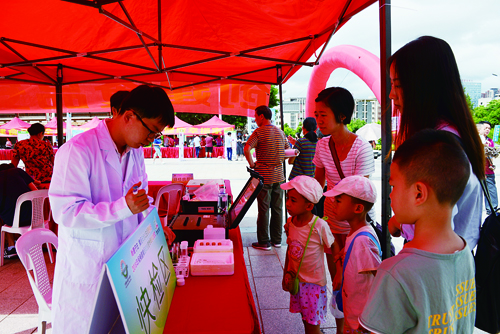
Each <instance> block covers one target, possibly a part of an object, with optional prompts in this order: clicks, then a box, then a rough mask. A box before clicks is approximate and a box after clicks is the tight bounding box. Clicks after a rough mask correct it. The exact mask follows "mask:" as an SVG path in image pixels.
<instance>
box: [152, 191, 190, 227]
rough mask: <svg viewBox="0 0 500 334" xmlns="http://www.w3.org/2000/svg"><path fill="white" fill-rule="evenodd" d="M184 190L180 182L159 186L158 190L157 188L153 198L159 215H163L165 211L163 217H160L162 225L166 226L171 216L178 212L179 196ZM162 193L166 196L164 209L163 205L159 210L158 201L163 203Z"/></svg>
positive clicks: (180, 196)
mask: <svg viewBox="0 0 500 334" xmlns="http://www.w3.org/2000/svg"><path fill="white" fill-rule="evenodd" d="M185 190H186V186H185V185H184V184H182V183H171V184H167V185H166V186H163V187H161V188H160V190H158V194H157V195H156V200H155V206H156V209H157V210H158V214H159V215H163V214H165V212H166V213H167V215H166V216H165V218H160V219H161V221H162V225H163V226H168V223H169V222H170V220H171V219H172V217H173V216H174V215H175V214H176V213H178V212H179V208H180V204H181V198H182V196H183V195H184V192H185ZM163 195H165V196H166V197H167V198H166V202H167V208H166V211H165V209H164V208H163V207H162V208H161V211H160V203H164V201H162V200H161V198H162V196H163Z"/></svg>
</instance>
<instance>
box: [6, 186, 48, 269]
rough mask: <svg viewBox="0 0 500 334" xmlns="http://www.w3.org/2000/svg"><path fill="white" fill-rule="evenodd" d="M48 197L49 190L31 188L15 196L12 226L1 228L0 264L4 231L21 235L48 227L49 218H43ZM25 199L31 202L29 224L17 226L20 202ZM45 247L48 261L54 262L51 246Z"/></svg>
mask: <svg viewBox="0 0 500 334" xmlns="http://www.w3.org/2000/svg"><path fill="white" fill-rule="evenodd" d="M48 198H49V190H48V189H41V190H33V191H29V192H27V193H24V194H22V195H21V196H19V197H18V198H17V202H16V210H15V211H14V221H13V222H12V226H7V225H4V226H2V230H1V237H0V238H1V240H0V252H1V253H0V254H1V256H0V266H3V253H4V248H5V233H16V234H21V235H23V234H24V233H26V232H28V231H30V230H33V229H36V228H48V227H49V219H50V211H49V218H47V219H45V218H44V214H43V211H44V203H45V200H46V199H48ZM26 201H31V204H32V214H31V225H30V226H19V217H20V216H21V204H23V203H24V202H26ZM47 249H48V251H49V257H50V262H51V263H53V262H54V260H53V259H54V254H53V253H52V247H51V246H50V245H49V244H47Z"/></svg>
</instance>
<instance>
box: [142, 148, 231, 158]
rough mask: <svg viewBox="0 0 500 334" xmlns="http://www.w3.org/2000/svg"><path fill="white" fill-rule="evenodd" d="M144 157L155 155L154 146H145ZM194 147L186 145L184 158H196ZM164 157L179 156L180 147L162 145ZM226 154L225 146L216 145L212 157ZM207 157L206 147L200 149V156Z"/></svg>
mask: <svg viewBox="0 0 500 334" xmlns="http://www.w3.org/2000/svg"><path fill="white" fill-rule="evenodd" d="M142 150H143V151H144V158H146V159H149V158H152V157H153V148H151V147H143V148H142ZM194 153H195V151H194V147H184V158H194V157H195V154H194ZM161 156H162V158H179V148H178V147H162V148H161ZM220 156H222V157H223V156H224V147H222V146H219V147H214V149H213V152H212V157H214V158H217V157H220ZM204 157H205V147H202V148H201V150H200V158H204Z"/></svg>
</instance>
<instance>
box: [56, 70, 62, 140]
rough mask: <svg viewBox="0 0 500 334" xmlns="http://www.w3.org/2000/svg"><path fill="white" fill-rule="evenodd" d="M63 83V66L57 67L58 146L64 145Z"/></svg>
mask: <svg viewBox="0 0 500 334" xmlns="http://www.w3.org/2000/svg"><path fill="white" fill-rule="evenodd" d="M62 82H63V66H62V65H61V64H58V65H57V83H56V111H57V146H58V147H61V146H62V144H63V115H62V114H63V105H62Z"/></svg>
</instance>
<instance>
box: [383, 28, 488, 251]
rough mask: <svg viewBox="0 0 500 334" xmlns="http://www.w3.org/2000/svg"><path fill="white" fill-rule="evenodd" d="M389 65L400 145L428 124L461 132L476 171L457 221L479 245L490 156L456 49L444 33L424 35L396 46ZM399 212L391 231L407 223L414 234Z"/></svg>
mask: <svg viewBox="0 0 500 334" xmlns="http://www.w3.org/2000/svg"><path fill="white" fill-rule="evenodd" d="M388 65H389V66H390V77H391V93H390V95H389V97H390V98H391V99H392V100H393V102H394V108H395V111H396V113H397V114H398V115H399V117H400V125H399V130H398V132H397V135H396V138H395V146H396V147H398V146H399V145H400V144H401V143H403V142H404V141H405V140H406V139H407V138H409V137H411V136H412V135H414V134H415V133H417V132H418V131H420V130H422V129H427V128H431V129H436V130H445V131H449V132H451V133H453V134H455V135H456V136H457V137H459V138H460V143H461V145H462V147H463V148H464V151H465V153H466V154H467V157H468V159H469V162H470V164H471V167H472V168H471V169H472V171H473V173H471V175H470V178H469V182H468V183H467V187H466V188H465V191H464V193H463V195H462V197H461V198H460V200H459V201H458V203H457V205H456V208H457V209H458V213H457V214H456V215H455V216H454V218H453V223H454V230H455V232H456V233H457V234H459V235H460V236H462V237H463V238H464V239H465V240H466V241H467V243H468V245H469V247H470V248H471V249H473V248H474V247H475V246H476V244H477V241H478V240H479V231H480V228H481V218H482V209H483V207H482V192H481V186H480V183H479V180H482V179H484V177H485V176H484V161H485V158H484V150H483V144H482V143H481V139H480V137H479V133H478V131H477V128H476V125H475V124H474V120H473V119H472V114H471V111H470V110H469V107H468V105H467V102H466V99H465V93H464V90H463V87H462V83H461V81H460V74H459V72H458V66H457V63H456V61H455V57H454V55H453V51H452V50H451V47H450V46H449V45H448V43H446V42H445V41H444V40H442V39H439V38H436V37H431V36H422V37H419V38H417V39H415V40H413V41H411V42H409V43H408V44H406V45H405V46H403V47H402V48H401V49H399V50H398V51H396V53H394V54H393V55H392V56H391V57H390V58H389V60H388ZM450 187H453V185H452V184H450ZM393 218H394V219H391V221H390V224H389V227H390V231H391V233H392V234H393V235H398V234H399V230H401V229H402V228H403V231H404V232H403V235H404V236H405V237H409V238H411V237H412V233H411V228H410V229H407V226H406V225H405V226H404V227H402V226H401V225H399V224H398V223H397V217H393Z"/></svg>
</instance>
